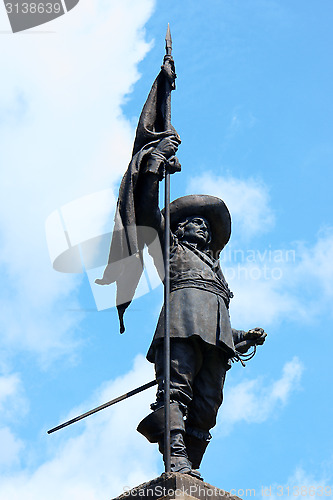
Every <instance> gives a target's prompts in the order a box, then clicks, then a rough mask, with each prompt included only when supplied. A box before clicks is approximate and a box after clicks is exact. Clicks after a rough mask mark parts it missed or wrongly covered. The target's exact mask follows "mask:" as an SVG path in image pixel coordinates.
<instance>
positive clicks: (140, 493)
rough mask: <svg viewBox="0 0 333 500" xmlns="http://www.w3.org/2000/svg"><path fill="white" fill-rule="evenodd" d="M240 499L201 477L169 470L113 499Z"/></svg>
mask: <svg viewBox="0 0 333 500" xmlns="http://www.w3.org/2000/svg"><path fill="white" fill-rule="evenodd" d="M140 499H145V500H173V499H175V500H240V499H239V497H236V496H233V495H231V494H230V493H228V492H227V491H224V490H223V489H221V488H217V487H215V486H212V485H210V484H208V483H205V482H204V481H200V479H196V478H194V477H191V476H189V475H188V474H180V473H178V472H168V473H164V474H162V475H161V476H159V477H157V478H156V479H153V480H152V481H149V482H147V483H143V484H140V485H139V486H136V487H135V488H132V489H131V490H128V491H126V492H125V493H123V494H122V495H120V496H119V497H116V498H115V499H113V500H140Z"/></svg>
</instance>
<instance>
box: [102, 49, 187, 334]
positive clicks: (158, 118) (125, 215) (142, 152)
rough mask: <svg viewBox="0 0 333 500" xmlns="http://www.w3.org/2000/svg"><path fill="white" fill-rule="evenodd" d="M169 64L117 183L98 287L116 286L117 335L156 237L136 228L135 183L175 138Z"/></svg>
mask: <svg viewBox="0 0 333 500" xmlns="http://www.w3.org/2000/svg"><path fill="white" fill-rule="evenodd" d="M170 61H171V63H172V64H173V61H172V58H170V57H169V58H165V61H164V65H163V66H162V70H161V71H160V73H159V74H158V76H157V78H156V80H155V81H154V83H153V86H152V88H151V91H150V93H149V95H148V98H147V101H146V103H145V105H144V107H143V109H142V112H141V115H140V119H139V123H138V126H137V130H136V136H135V141H134V146H133V151H132V159H131V161H130V163H129V165H128V168H127V170H126V172H125V174H124V176H123V179H122V181H121V185H120V189H119V196H118V202H117V209H116V214H115V220H114V229H113V233H112V239H111V246H110V253H109V260H108V264H107V266H106V268H105V270H104V274H103V277H102V278H101V279H97V280H96V281H95V282H96V283H97V284H98V285H109V284H111V283H116V286H117V294H116V306H117V310H118V315H119V321H120V333H123V332H124V331H125V326H124V319H123V316H124V313H125V310H126V309H127V307H128V306H129V305H130V303H131V301H132V299H133V297H134V294H135V290H136V288H137V286H138V284H139V281H140V278H141V275H142V272H143V267H144V266H143V249H144V246H145V244H146V245H149V243H150V242H151V241H152V239H154V237H155V236H156V232H155V231H154V230H153V229H152V228H142V227H138V226H137V225H136V218H137V210H138V207H137V206H136V203H135V192H136V187H137V180H138V177H139V174H140V171H141V169H142V168H143V166H144V165H145V162H146V160H147V158H148V157H149V155H150V153H151V152H152V151H153V150H154V149H155V147H156V146H157V144H158V143H159V141H160V140H161V139H163V138H164V137H167V136H168V135H170V134H176V135H178V134H177V132H176V130H175V129H174V128H173V127H172V125H171V124H168V123H169V120H168V116H167V115H168V114H170V90H172V89H174V88H175V85H174V78H175V74H174V73H173V79H172V78H171V79H170Z"/></svg>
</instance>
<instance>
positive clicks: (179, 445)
mask: <svg viewBox="0 0 333 500" xmlns="http://www.w3.org/2000/svg"><path fill="white" fill-rule="evenodd" d="M137 430H138V432H140V433H141V434H143V436H145V437H146V438H147V439H148V441H149V442H150V443H158V448H159V451H160V453H162V455H164V407H163V406H162V407H160V408H158V410H155V411H154V412H153V413H151V414H150V415H148V416H147V417H145V418H144V419H143V420H142V421H141V422H140V423H139V425H138V427H137ZM184 434H185V423H184V418H183V412H182V410H181V407H180V406H179V404H178V403H171V405H170V454H171V467H170V469H171V471H172V472H180V473H182V474H191V475H194V476H195V477H197V478H200V479H201V476H200V474H199V473H195V474H193V471H192V464H191V462H190V460H189V459H188V456H187V452H186V446H185V443H184Z"/></svg>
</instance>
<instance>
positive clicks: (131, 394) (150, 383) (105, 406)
mask: <svg viewBox="0 0 333 500" xmlns="http://www.w3.org/2000/svg"><path fill="white" fill-rule="evenodd" d="M156 384H157V380H152V381H151V382H148V383H147V384H144V385H141V386H140V387H137V388H136V389H133V390H132V391H129V392H126V393H125V394H122V395H121V396H118V397H117V398H114V399H111V401H108V402H107V403H104V404H102V405H100V406H97V407H96V408H93V409H92V410H89V411H86V412H85V413H82V415H78V416H77V417H74V418H71V419H70V420H67V422H64V423H63V424H60V425H57V427H53V429H50V430H49V431H47V433H48V434H52V432H55V431H59V430H60V429H63V428H64V427H67V426H68V425H71V424H74V423H75V422H78V421H79V420H82V419H83V418H86V417H89V415H93V414H94V413H97V412H98V411H101V410H104V408H108V407H109V406H112V405H114V404H116V403H119V402H120V401H123V400H124V399H127V398H130V397H131V396H134V395H135V394H138V393H139V392H142V391H145V390H146V389H149V388H150V387H153V386H154V385H156Z"/></svg>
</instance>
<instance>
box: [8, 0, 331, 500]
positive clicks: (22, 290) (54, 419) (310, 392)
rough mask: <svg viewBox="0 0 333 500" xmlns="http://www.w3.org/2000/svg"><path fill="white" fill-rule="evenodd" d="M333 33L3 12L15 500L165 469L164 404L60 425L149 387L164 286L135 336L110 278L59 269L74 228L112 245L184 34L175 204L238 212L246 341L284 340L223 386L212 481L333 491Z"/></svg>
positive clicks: (230, 263) (105, 9) (223, 19)
mask: <svg viewBox="0 0 333 500" xmlns="http://www.w3.org/2000/svg"><path fill="white" fill-rule="evenodd" d="M170 4H171V5H170ZM332 16H333V6H332V3H331V2H330V1H328V0H321V2H314V1H311V0H303V1H300V0H293V1H292V2H291V1H289V0H288V1H287V0H280V1H277V0H275V1H273V0H247V1H246V2H245V1H244V0H243V1H241V0H238V1H236V0H208V1H206V2H194V1H193V0H192V1H190V0H182V2H162V1H160V0H157V1H154V0H108V1H107V2H106V1H102V0H96V1H95V2H94V4H93V5H92V3H91V2H87V1H85V0H81V1H80V2H79V4H78V6H77V7H75V9H73V10H72V11H71V12H70V13H68V14H66V15H65V16H63V17H60V18H58V19H57V20H54V21H52V22H51V23H49V24H48V25H47V27H46V26H45V27H44V26H43V27H39V28H35V29H34V30H31V32H26V33H18V34H15V35H13V34H11V33H9V22H8V19H7V18H6V13H5V10H4V9H3V10H2V11H0V32H1V33H0V42H1V45H2V50H1V53H0V61H1V67H2V78H1V82H0V128H1V134H0V148H1V152H2V153H1V169H0V176H1V182H0V189H1V196H0V204H1V210H0V241H1V247H0V273H1V280H2V283H3V285H4V286H3V287H2V289H1V291H0V311H1V314H0V325H1V328H0V335H1V344H0V355H1V357H0V409H1V412H0V442H1V443H2V444H1V446H0V498H1V499H3V500H15V499H16V498H17V499H18V498H22V496H23V495H24V496H25V498H27V499H31V500H32V499H33V500H39V499H43V500H44V499H45V498H47V499H48V500H53V498H54V499H55V498H59V497H61V498H63V499H64V500H66V499H67V498H68V499H69V498H70V499H73V498H75V499H76V498H80V499H81V500H95V499H97V498H98V499H99V500H100V499H103V498H105V499H107V498H111V497H114V496H116V495H118V494H120V493H121V492H122V490H123V488H124V487H125V486H135V485H137V484H140V483H141V482H144V481H146V480H149V479H151V478H153V477H156V476H157V475H159V474H160V473H161V472H162V470H163V465H162V461H161V458H160V456H159V454H158V452H157V450H156V449H155V447H154V446H153V445H150V444H149V443H147V442H146V441H145V439H144V438H143V437H142V436H140V435H139V434H138V433H137V432H136V431H135V428H136V425H137V423H138V422H139V420H140V419H141V417H143V416H144V415H145V414H146V413H147V411H148V410H149V404H150V402H152V401H153V399H154V389H150V390H149V391H147V392H146V393H144V394H142V396H140V397H135V398H132V399H131V400H129V401H127V402H124V403H121V404H119V405H118V406H117V407H114V408H113V409H108V410H105V411H104V412H102V413H101V414H99V415H96V416H93V417H91V418H90V419H87V420H86V421H84V422H82V423H79V424H76V425H74V426H71V427H69V428H68V429H65V430H63V431H60V432H59V433H57V434H54V435H52V436H47V435H46V430H47V429H49V428H50V427H53V426H54V425H57V424H58V423H59V422H61V421H63V420H66V419H67V418H69V417H71V416H74V415H76V414H77V413H80V412H81V411H82V412H83V411H85V410H87V409H89V408H90V407H93V406H97V405H98V404H100V403H102V402H104V401H106V400H108V399H111V398H112V397H113V396H116V395H118V394H121V393H123V392H126V391H127V390H130V389H131V388H134V387H136V386H138V385H140V384H141V383H144V382H146V381H148V380H150V379H151V378H153V371H152V367H151V365H150V364H149V363H148V362H147V361H145V358H144V357H145V352H146V350H147V348H148V346H149V343H150V340H151V337H152V335H153V332H154V328H155V324H156V320H157V317H158V314H159V309H160V306H161V303H162V287H161V286H159V287H156V288H154V287H153V289H152V290H151V291H150V292H149V293H146V294H145V293H143V294H142V295H141V297H139V298H137V299H136V300H135V301H134V302H133V303H132V305H131V308H130V309H129V311H128V312H127V313H126V314H127V317H126V326H127V329H126V332H125V334H124V335H122V336H121V335H119V333H118V322H117V315H116V313H115V310H114V308H107V309H104V308H100V307H99V306H98V303H97V305H96V302H95V300H94V293H93V292H94V290H93V286H91V284H90V283H91V282H92V278H91V276H92V274H93V273H94V272H95V273H96V272H98V270H97V271H96V270H95V271H94V270H89V272H88V273H86V272H83V273H81V274H79V273H61V272H57V271H55V270H54V269H53V268H52V261H53V260H54V258H55V257H56V256H57V255H59V254H61V252H62V251H63V250H64V248H66V240H64V234H63V224H65V226H66V228H67V230H68V232H69V235H70V238H71V241H72V244H73V245H74V244H76V243H77V244H79V243H82V242H84V241H85V239H88V238H89V237H91V236H92V235H93V236H97V235H99V234H102V233H107V232H108V231H110V227H111V220H112V218H111V215H110V214H111V213H112V210H113V209H114V203H115V199H116V195H117V190H118V187H119V181H120V179H121V175H122V173H123V172H124V171H125V169H126V166H127V163H128V161H129V159H130V154H131V148H132V142H133V136H134V133H135V126H136V122H137V119H138V116H139V114H140V111H141V107H142V105H143V103H144V101H145V99H146V96H147V93H148V92H149V90H150V87H151V84H152V82H153V80H154V78H155V76H156V75H157V73H158V71H159V68H160V65H161V62H162V59H163V55H164V36H165V31H166V27H167V23H168V22H170V25H171V31H172V37H173V55H174V58H175V63H176V71H177V74H178V79H177V90H176V91H175V92H174V93H173V102H172V116H173V124H174V126H175V127H176V129H177V131H178V132H179V134H180V135H181V138H182V144H181V146H180V148H179V154H178V156H179V158H180V161H181V163H182V173H181V174H176V175H174V176H173V178H172V198H176V197H178V196H182V195H184V194H188V193H195V192H198V193H199V192H203V193H207V194H213V195H217V196H220V197H221V198H222V199H224V200H225V202H226V203H227V205H228V207H229V209H230V212H231V215H232V221H233V229H232V238H231V240H230V243H229V244H228V247H227V248H226V249H225V251H224V255H223V253H222V255H221V260H222V267H223V269H224V270H225V274H226V275H227V277H228V278H229V284H230V287H231V289H232V290H233V292H234V294H235V298H234V299H233V301H232V305H231V309H230V311H231V320H232V324H233V326H234V327H236V328H243V329H247V328H251V327H255V326H262V327H264V328H265V330H266V331H267V332H268V335H269V336H268V338H267V341H266V343H265V345H264V346H263V347H262V348H260V349H258V352H257V355H256V357H255V358H254V359H253V360H252V361H251V362H249V363H248V365H247V366H246V368H242V367H241V366H239V365H238V364H237V365H234V366H233V368H232V370H231V371H230V372H229V373H228V377H227V381H226V385H225V401H224V403H223V406H222V409H221V410H220V414H219V420H218V424H217V426H216V428H215V429H214V430H213V431H214V432H213V434H214V439H213V440H212V443H211V444H210V445H209V447H208V449H207V453H206V455H205V458H204V462H203V466H202V473H203V475H204V478H205V480H206V481H208V482H209V483H211V484H213V485H215V486H217V487H220V488H223V489H226V490H231V489H236V492H238V493H239V496H243V497H245V495H244V494H243V495H242V493H241V491H239V490H241V489H246V488H254V489H255V491H256V496H261V487H262V486H265V487H267V488H269V487H270V486H271V488H272V489H271V496H272V497H273V496H274V497H277V496H278V493H281V488H280V489H278V486H280V487H283V489H284V490H283V491H284V493H285V495H284V496H288V495H287V491H288V490H287V487H288V486H289V487H290V492H292V491H293V492H294V491H296V493H297V490H292V488H293V487H297V486H298V487H301V486H303V487H304V488H305V490H303V493H309V491H310V490H309V487H310V486H314V487H315V488H316V492H317V493H318V495H319V494H320V493H321V490H320V487H323V488H325V487H328V486H329V485H332V475H333V455H332V445H333V442H332V432H331V430H330V427H331V426H330V424H331V422H332V417H333V414H332V413H333V412H332V390H331V387H330V386H331V384H330V380H331V377H332V363H331V350H332V339H331V331H332V326H333V318H332V298H333V221H332V201H331V200H332V195H331V186H332V181H333V178H332V177H333V176H332V158H333V147H332V131H333V130H332V129H333V127H332V116H333V109H332V107H333V100H332V98H331V92H332V91H331V86H332V83H331V82H332V80H333V78H332V77H333V75H332V73H333V71H332V57H331V47H332V45H333V40H332V38H333V35H332V28H331V25H332ZM45 31H48V32H47V33H46V32H45ZM50 216H51V218H50ZM59 221H60V222H59ZM73 242H74V243H73ZM89 279H90V281H89ZM95 293H96V292H95ZM98 300H99V299H98ZM98 300H97V302H98ZM107 300H109V299H107ZM98 309H100V310H98ZM328 493H329V490H324V494H323V496H327V495H328ZM252 495H253V494H252ZM294 496H297V494H296V495H294ZM303 496H304V495H303Z"/></svg>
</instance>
